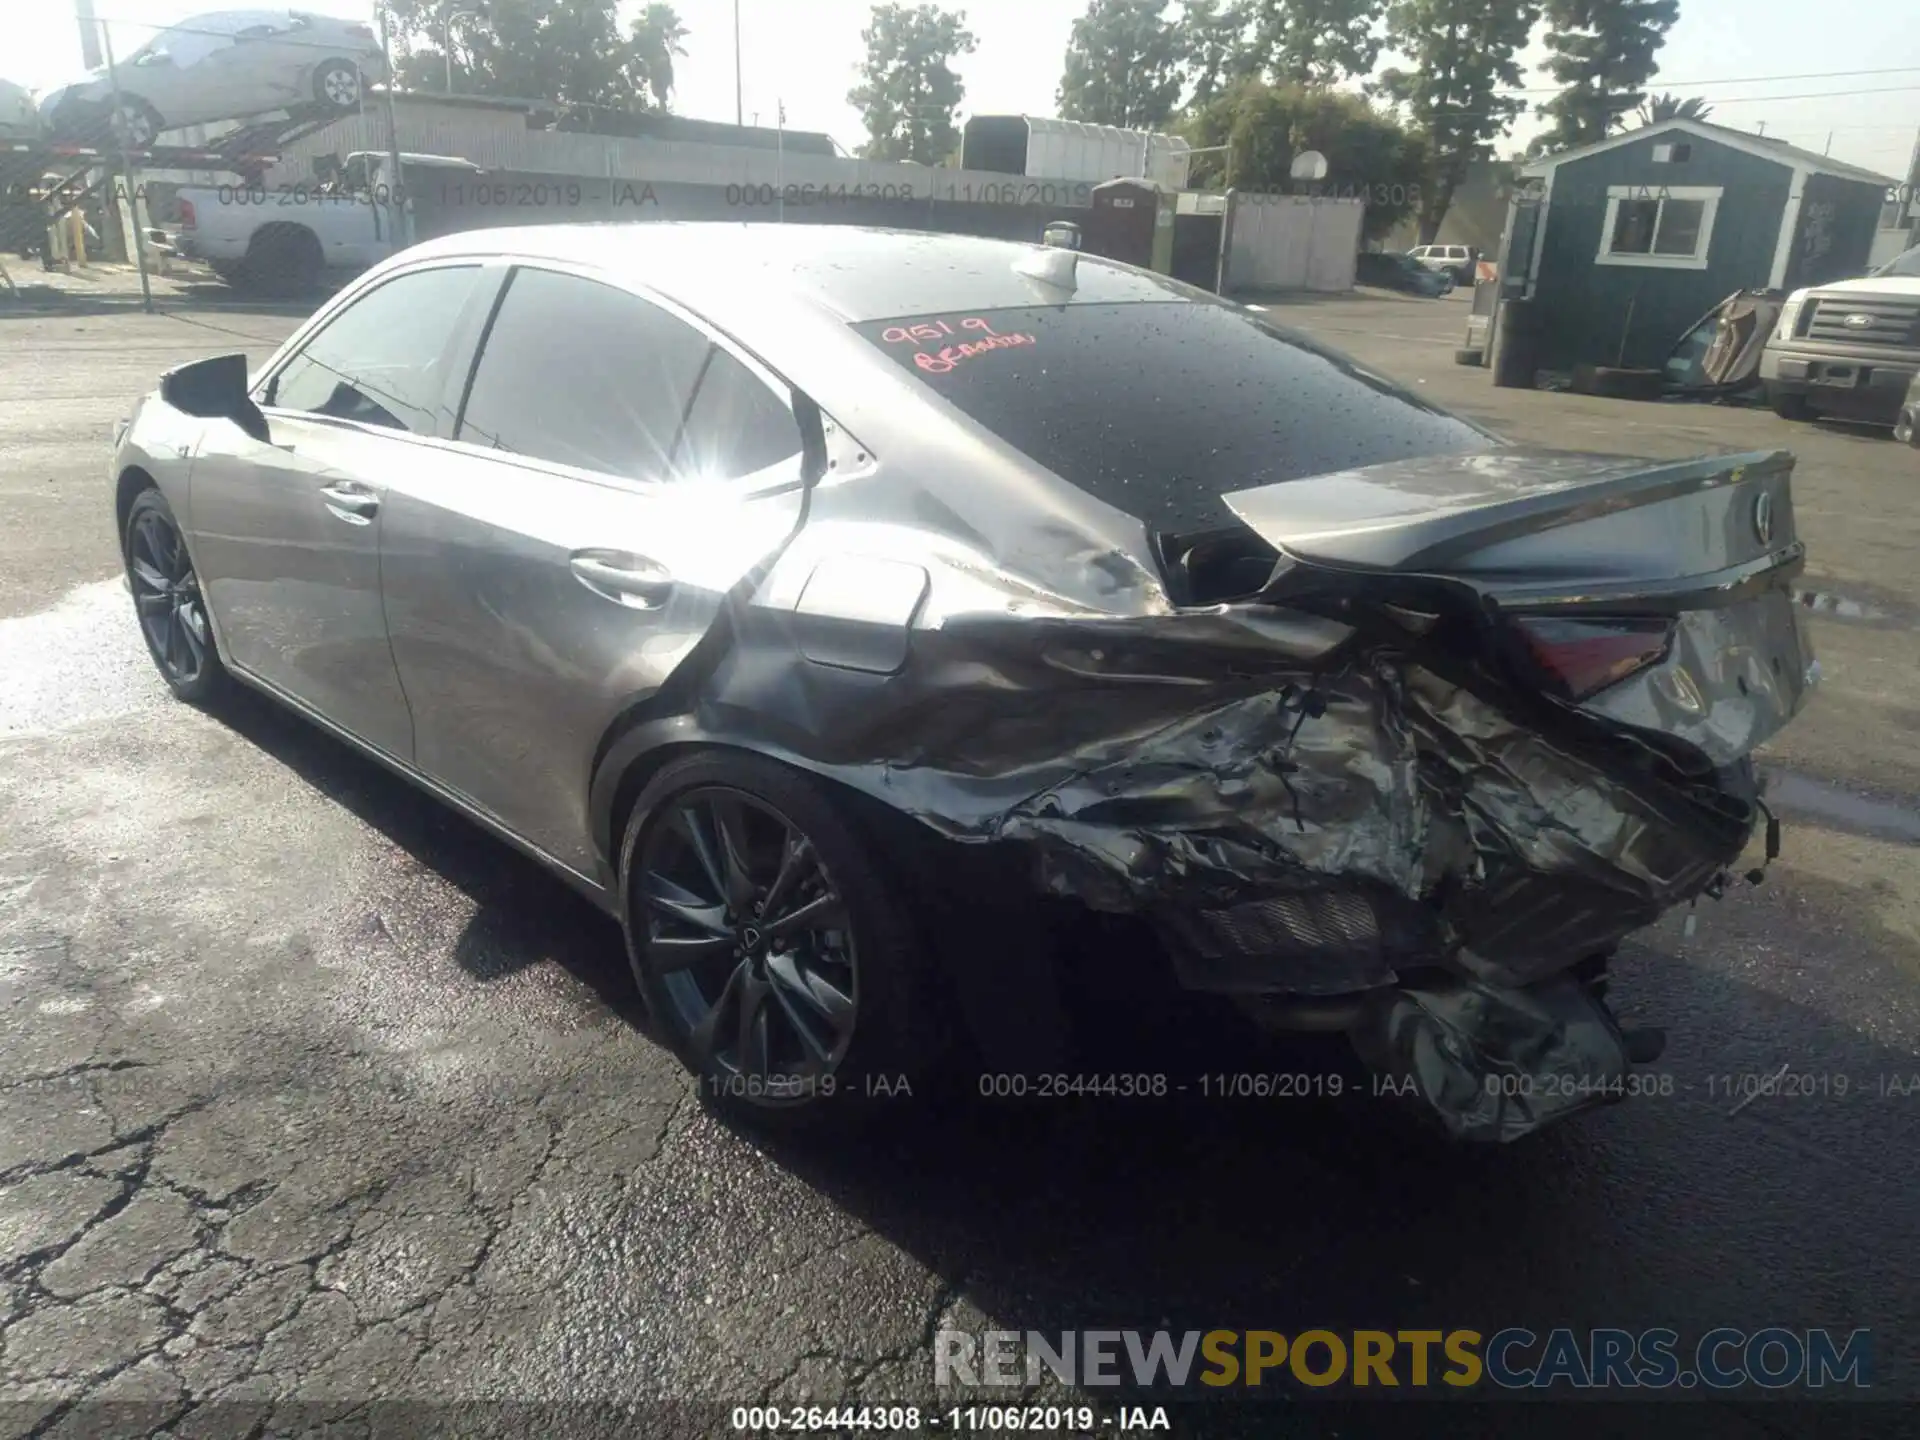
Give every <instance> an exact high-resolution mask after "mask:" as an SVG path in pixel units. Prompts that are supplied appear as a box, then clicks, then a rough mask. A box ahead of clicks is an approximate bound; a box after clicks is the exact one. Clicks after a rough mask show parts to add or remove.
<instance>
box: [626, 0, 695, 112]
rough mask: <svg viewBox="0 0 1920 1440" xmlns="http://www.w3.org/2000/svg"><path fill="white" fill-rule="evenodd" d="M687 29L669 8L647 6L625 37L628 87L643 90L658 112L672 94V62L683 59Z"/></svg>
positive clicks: (653, 5)
mask: <svg viewBox="0 0 1920 1440" xmlns="http://www.w3.org/2000/svg"><path fill="white" fill-rule="evenodd" d="M686 38H687V27H686V26H685V25H682V24H681V23H680V16H679V14H678V12H676V11H675V10H674V8H673V6H671V5H663V4H660V3H658V0H656V3H654V4H651V5H649V6H647V8H646V9H645V10H644V11H642V12H641V14H640V18H639V19H637V20H635V21H634V22H633V29H632V30H631V32H630V33H629V34H628V37H627V72H628V80H629V83H631V84H633V85H634V86H635V87H636V88H642V89H645V90H646V92H647V93H648V94H649V95H651V96H652V97H653V103H654V104H655V105H656V106H658V107H659V108H660V109H662V110H664V109H666V108H667V101H668V99H669V98H670V97H671V96H672V94H673V62H674V61H675V60H684V59H686V57H687V47H686V46H685V45H683V44H682V43H681V42H682V41H683V40H685V39H686Z"/></svg>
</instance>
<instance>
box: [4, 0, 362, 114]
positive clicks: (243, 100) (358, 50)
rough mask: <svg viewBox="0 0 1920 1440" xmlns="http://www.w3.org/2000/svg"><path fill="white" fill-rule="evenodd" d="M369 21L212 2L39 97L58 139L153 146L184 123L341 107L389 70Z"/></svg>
mask: <svg viewBox="0 0 1920 1440" xmlns="http://www.w3.org/2000/svg"><path fill="white" fill-rule="evenodd" d="M386 73H387V70H386V58H385V52H384V51H383V50H382V49H381V48H380V42H379V40H378V38H377V37H376V36H375V35H374V32H373V27H372V26H371V25H368V24H366V23H364V22H363V21H358V20H346V19H341V18H338V17H336V16H332V15H314V14H310V13H308V12H306V11H304V10H217V11H213V12H210V13H208V14H205V15H195V16H193V17H192V18H190V19H186V20H181V21H179V22H177V23H175V24H173V25H169V26H166V27H165V28H163V29H160V30H157V31H155V32H154V33H153V35H152V37H151V38H150V39H148V40H147V42H146V43H145V44H143V45H141V46H139V47H138V48H136V49H134V50H131V51H129V52H128V53H126V54H124V55H122V56H120V57H119V58H118V63H117V64H116V65H115V66H114V67H113V70H112V71H111V72H109V70H108V69H107V68H106V67H105V66H102V67H100V68H99V69H97V70H95V71H93V72H92V73H91V74H89V75H87V76H86V77H84V78H83V79H79V80H76V81H74V82H73V83H71V84H67V85H61V86H58V87H56V88H54V89H52V90H49V91H47V92H46V93H45V94H44V95H42V96H41V97H40V119H41V124H42V127H43V128H44V129H45V131H46V132H47V134H48V135H50V136H51V137H52V138H53V139H55V140H67V141H75V142H88V143H96V144H98V143H109V142H111V143H119V144H127V145H133V146H146V145H151V144H152V143H153V142H154V140H155V139H156V138H158V137H159V135H160V133H161V132H162V131H165V130H175V129H179V128H180V127H182V126H187V125H209V124H215V123H217V122H219V121H222V120H244V119H248V118H250V117H252V116H255V115H264V114H267V113H269V112H272V111H278V110H286V111H293V112H301V113H307V112H318V113H320V114H323V115H324V114H329V113H338V114H345V113H348V112H351V111H354V110H357V109H359V108H360V102H361V99H362V97H363V95H364V92H365V87H366V84H367V82H368V81H370V80H380V79H384V78H385V76H386Z"/></svg>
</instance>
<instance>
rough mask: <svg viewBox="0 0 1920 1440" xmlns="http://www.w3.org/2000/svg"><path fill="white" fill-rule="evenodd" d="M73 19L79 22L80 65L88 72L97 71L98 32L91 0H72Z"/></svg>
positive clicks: (98, 64) (98, 63) (98, 62)
mask: <svg viewBox="0 0 1920 1440" xmlns="http://www.w3.org/2000/svg"><path fill="white" fill-rule="evenodd" d="M73 18H74V19H76V20H78V21H79V22H80V63H81V64H82V65H85V66H86V67H87V69H89V70H98V69H99V68H100V32H99V30H97V29H96V28H95V25H96V23H97V22H96V21H95V20H94V18H93V0H73Z"/></svg>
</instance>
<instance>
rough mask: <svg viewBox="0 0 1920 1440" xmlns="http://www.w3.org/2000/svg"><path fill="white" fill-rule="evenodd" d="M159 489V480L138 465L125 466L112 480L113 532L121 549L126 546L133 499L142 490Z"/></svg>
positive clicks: (123, 549)
mask: <svg viewBox="0 0 1920 1440" xmlns="http://www.w3.org/2000/svg"><path fill="white" fill-rule="evenodd" d="M159 489H160V482H159V481H158V480H156V479H154V478H153V476H152V474H151V473H149V472H148V471H146V470H144V469H142V468H141V467H140V466H138V465H129V466H127V467H126V468H125V469H123V470H122V471H121V472H120V478H119V479H118V480H116V481H115V482H114V488H113V533H114V537H115V540H116V542H117V543H118V545H119V547H120V549H121V550H122V551H125V549H126V547H127V520H128V518H129V517H130V516H131V515H132V513H133V502H134V499H135V498H136V497H137V496H138V495H139V494H140V492H141V491H142V490H159ZM162 493H163V494H164V493H165V492H164V491H163V492H162Z"/></svg>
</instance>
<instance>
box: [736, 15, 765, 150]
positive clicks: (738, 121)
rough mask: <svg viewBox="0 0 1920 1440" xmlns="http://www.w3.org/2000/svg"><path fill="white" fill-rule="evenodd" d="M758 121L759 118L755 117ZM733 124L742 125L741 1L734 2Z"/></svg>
mask: <svg viewBox="0 0 1920 1440" xmlns="http://www.w3.org/2000/svg"><path fill="white" fill-rule="evenodd" d="M754 118H755V119H756V120H757V119H758V118H759V117H758V116H755V117H754ZM733 123H734V124H735V125H739V124H741V123H742V117H741V101H740V0H733Z"/></svg>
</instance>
